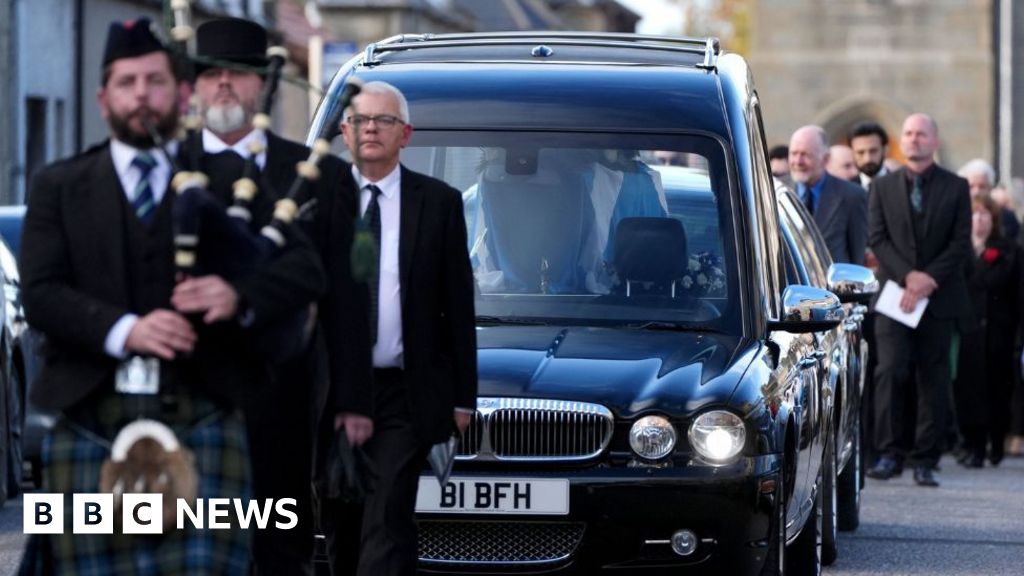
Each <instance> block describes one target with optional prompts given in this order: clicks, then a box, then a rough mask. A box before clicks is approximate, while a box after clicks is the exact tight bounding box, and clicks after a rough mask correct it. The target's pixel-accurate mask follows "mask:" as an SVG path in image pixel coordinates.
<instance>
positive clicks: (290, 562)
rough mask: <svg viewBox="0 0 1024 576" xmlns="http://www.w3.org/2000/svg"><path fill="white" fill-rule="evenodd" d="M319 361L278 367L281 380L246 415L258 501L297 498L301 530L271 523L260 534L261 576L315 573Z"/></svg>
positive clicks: (309, 358)
mask: <svg viewBox="0 0 1024 576" xmlns="http://www.w3.org/2000/svg"><path fill="white" fill-rule="evenodd" d="M316 361H317V358H316V356H315V355H314V354H312V353H304V354H301V355H299V356H298V357H297V358H293V359H291V360H289V361H288V362H285V363H284V364H283V365H281V366H279V367H277V373H278V377H277V379H278V380H279V381H278V382H275V384H276V385H275V386H268V387H267V389H266V390H264V391H263V392H262V393H261V394H260V395H259V396H258V397H256V398H252V399H249V401H248V403H249V406H248V407H247V409H246V418H247V420H248V422H247V424H248V430H249V443H250V445H251V452H252V469H253V492H254V494H255V497H256V499H257V500H260V501H262V500H264V499H267V498H272V499H274V500H275V501H276V500H278V499H281V498H294V499H295V505H296V513H297V514H298V525H297V526H295V527H294V528H292V529H290V530H281V529H277V528H275V527H274V526H273V523H271V525H270V526H268V527H267V528H266V529H265V530H257V531H255V534H254V541H253V544H254V546H253V556H254V559H255V565H256V570H255V573H256V574H257V575H258V576H278V575H281V576H302V575H311V574H312V573H313V542H314V534H313V523H314V522H313V513H314V511H313V502H312V482H313V451H314V448H315V445H316V428H317V424H318V419H317V416H318V415H319V410H318V409H317V404H318V403H319V404H322V400H320V399H319V398H317V397H316V395H317V393H318V390H317V389H316V386H315V382H316V379H317V373H316V371H317V369H318V367H317V366H316V365H315V363H316Z"/></svg>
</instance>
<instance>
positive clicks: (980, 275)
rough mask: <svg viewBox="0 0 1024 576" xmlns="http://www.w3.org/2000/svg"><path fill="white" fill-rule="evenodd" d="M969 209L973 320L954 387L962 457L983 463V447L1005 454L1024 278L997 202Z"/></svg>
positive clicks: (992, 454)
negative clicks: (974, 321)
mask: <svg viewBox="0 0 1024 576" xmlns="http://www.w3.org/2000/svg"><path fill="white" fill-rule="evenodd" d="M971 210H972V219H971V222H972V226H971V240H972V242H973V245H974V258H972V259H971V261H970V262H969V263H968V265H967V272H966V274H967V279H968V289H969V291H970V293H971V304H972V306H973V309H974V317H975V318H976V319H977V323H976V324H975V325H974V326H973V328H971V329H966V330H964V331H963V333H962V335H961V346H960V362H959V369H958V371H957V379H956V381H955V382H954V384H953V390H954V398H955V400H956V413H957V424H958V426H959V427H960V434H961V436H962V438H963V448H964V450H963V452H962V455H961V457H960V462H961V464H963V465H965V466H967V467H971V468H981V467H982V466H984V460H985V456H986V451H987V454H988V457H989V460H990V462H991V463H992V465H993V466H996V465H998V464H999V462H1001V461H1002V459H1003V454H1004V449H1003V446H1004V442H1005V439H1006V434H1007V432H1008V431H1009V426H1010V396H1011V394H1012V391H1013V388H1014V385H1015V383H1016V379H1017V373H1018V367H1017V358H1016V357H1015V356H1016V355H1015V354H1014V347H1015V344H1016V340H1017V333H1018V328H1019V326H1020V323H1021V322H1020V319H1021V300H1022V298H1021V293H1022V281H1024V277H1022V262H1021V258H1022V255H1021V249H1020V248H1019V247H1018V246H1017V245H1016V243H1014V242H1012V241H1010V240H1008V239H1006V238H1004V237H1003V235H1002V233H1001V228H1000V209H999V207H998V206H997V205H996V204H995V203H994V202H993V201H992V199H991V198H989V197H987V196H982V197H978V198H975V199H973V200H971Z"/></svg>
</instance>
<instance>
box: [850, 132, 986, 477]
mask: <svg viewBox="0 0 1024 576" xmlns="http://www.w3.org/2000/svg"><path fill="white" fill-rule="evenodd" d="M938 147H939V136H938V127H937V126H936V124H935V121H934V120H932V119H931V118H930V117H928V116H927V115H925V114H913V115H911V116H910V117H908V118H907V119H906V121H905V122H904V123H903V130H902V132H901V133H900V148H901V150H902V151H903V155H904V156H905V157H906V159H907V167H906V168H905V169H903V170H897V171H896V172H894V173H892V174H889V175H886V176H883V177H881V178H878V179H876V180H875V181H874V182H873V183H872V185H871V193H870V197H871V231H870V243H871V249H872V250H873V251H874V253H875V256H877V257H878V263H879V268H878V277H879V280H880V281H881V282H882V283H883V284H884V283H885V282H886V281H888V280H892V281H893V282H896V283H897V284H899V285H900V286H901V287H903V288H904V292H903V297H902V300H901V302H900V308H901V309H903V310H904V311H906V312H909V311H912V310H913V309H914V308H915V306H916V305H917V303H918V301H919V300H921V299H922V298H928V299H929V301H928V306H927V308H926V309H925V312H924V316H923V317H922V318H921V322H920V324H918V326H917V328H909V327H908V326H906V325H904V324H901V323H900V322H897V321H895V320H893V319H891V318H888V317H886V316H883V315H881V314H879V315H878V316H877V319H876V324H875V338H876V340H877V342H878V346H877V351H878V352H877V353H878V367H877V370H876V372H875V445H876V448H877V449H878V452H879V454H881V458H879V460H878V462H877V463H876V464H875V466H873V467H872V468H871V469H870V470H869V471H868V472H867V474H868V475H869V476H871V477H872V478H878V479H882V480H885V479H888V478H891V477H892V476H894V475H896V474H898V473H899V472H900V471H902V465H903V459H904V457H907V458H908V459H909V461H910V463H911V464H912V465H913V466H914V480H915V481H916V482H917V483H918V484H919V485H921V486H938V480H937V479H936V477H935V473H934V470H935V466H936V464H937V463H938V461H939V457H940V456H941V455H942V449H943V438H944V435H945V432H946V414H947V411H948V408H949V404H948V402H949V397H950V364H949V351H950V339H951V337H952V332H953V328H954V325H955V323H956V321H957V319H958V318H959V316H960V314H961V311H960V309H961V308H962V307H963V306H964V305H965V304H964V303H965V302H967V299H968V294H967V286H966V282H965V279H964V265H965V264H966V262H967V260H968V259H969V258H970V257H971V253H972V252H971V240H970V238H971V207H970V196H969V193H968V189H967V181H965V180H964V179H963V178H960V177H958V176H956V175H955V174H953V173H951V172H949V171H947V170H945V169H943V168H942V167H940V166H938V165H936V164H935V161H934V155H935V151H936V150H938ZM907 382H915V383H916V391H917V427H916V430H915V434H914V441H913V444H912V446H913V448H912V449H911V450H910V452H909V454H907V453H905V450H904V449H903V438H902V435H903V418H904V398H905V394H904V389H903V387H904V385H905V383H907Z"/></svg>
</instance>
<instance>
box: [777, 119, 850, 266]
mask: <svg viewBox="0 0 1024 576" xmlns="http://www.w3.org/2000/svg"><path fill="white" fill-rule="evenodd" d="M828 158H829V148H828V136H827V135H826V134H825V131H824V130H822V129H821V127H819V126H804V127H802V128H800V129H798V130H797V131H796V132H794V133H793V137H792V138H790V140H789V171H790V174H791V175H792V177H793V181H794V182H795V183H796V192H797V194H798V195H799V196H800V199H801V200H803V202H804V206H806V207H807V210H808V211H809V212H810V213H811V214H812V215H813V216H814V221H815V222H816V223H817V224H818V228H819V229H820V230H821V235H822V236H824V237H825V245H826V246H828V250H829V252H831V253H832V260H834V261H835V262H848V263H853V264H863V263H864V248H865V247H866V246H867V235H868V215H867V195H866V194H865V193H864V190H862V189H861V188H860V186H857V185H856V184H852V183H850V182H847V181H845V180H840V179H839V178H836V177H834V176H829V174H828V172H826V171H825V166H826V164H828Z"/></svg>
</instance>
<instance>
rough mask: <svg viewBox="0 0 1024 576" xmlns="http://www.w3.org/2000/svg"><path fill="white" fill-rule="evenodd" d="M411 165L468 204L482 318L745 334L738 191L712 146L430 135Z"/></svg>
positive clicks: (679, 140)
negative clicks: (710, 327) (732, 196)
mask: <svg viewBox="0 0 1024 576" xmlns="http://www.w3.org/2000/svg"><path fill="white" fill-rule="evenodd" d="M402 162H403V163H404V164H405V165H406V166H408V167H409V168H411V169H413V170H416V171H420V172H425V173H428V174H430V175H432V176H434V177H436V178H440V179H442V180H444V181H445V182H447V183H448V184H450V185H451V186H453V187H455V188H457V189H458V190H460V191H461V192H462V198H463V204H464V208H465V216H466V226H467V248H468V250H469V253H470V258H471V261H472V264H473V272H474V276H475V279H476V284H477V286H476V287H477V294H478V296H477V312H478V314H480V315H483V316H487V317H488V318H492V319H493V318H513V317H514V318H516V319H519V320H521V319H524V318H528V319H532V320H536V321H545V322H547V321H551V322H555V321H560V322H566V321H571V322H581V323H587V324H634V323H643V322H652V321H656V322H667V323H683V324H686V323H701V324H723V325H724V324H728V323H731V322H733V321H738V318H739V313H738V310H737V308H738V306H733V305H731V303H733V302H738V300H739V299H738V294H737V287H736V286H735V285H734V284H735V280H734V279H735V278H736V276H737V275H736V270H735V262H736V259H735V257H734V255H733V252H732V249H733V248H732V247H733V245H734V241H733V240H732V238H733V236H732V234H733V232H732V231H733V229H734V224H733V221H732V218H733V215H732V210H731V209H730V208H729V206H730V204H731V203H730V201H729V190H730V184H729V178H728V171H727V170H726V168H725V158H724V152H723V149H722V147H721V145H720V144H719V143H718V142H716V141H714V140H712V139H710V138H705V137H692V136H650V135H641V136H624V135H621V134H614V135H613V134H608V135H604V134H547V133H546V134H525V133H498V132H459V133H455V132H443V131H424V132H416V133H414V136H413V139H412V142H411V143H410V145H409V147H407V148H406V150H405V151H404V152H403V156H402ZM723 329H724V328H723Z"/></svg>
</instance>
